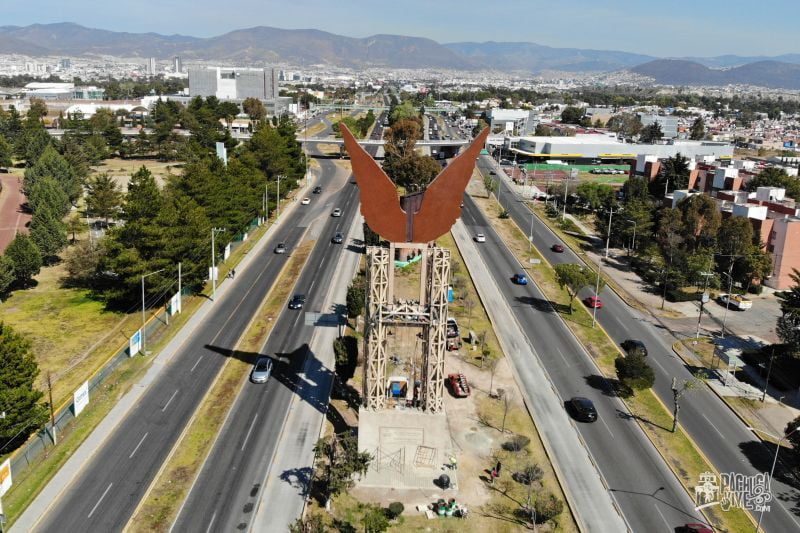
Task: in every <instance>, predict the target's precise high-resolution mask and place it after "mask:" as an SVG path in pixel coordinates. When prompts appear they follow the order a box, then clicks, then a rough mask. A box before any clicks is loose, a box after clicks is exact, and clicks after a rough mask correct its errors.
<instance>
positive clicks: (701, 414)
mask: <svg viewBox="0 0 800 533" xmlns="http://www.w3.org/2000/svg"><path fill="white" fill-rule="evenodd" d="M700 416H702V417H703V418H705V419H706V422H708V425H709V426H711V427H712V428H714V431H716V432H717V435H719V436H720V437H722V438H723V439H724V438H725V436H724V435H723V434H722V432H721V431H720V430H718V429H717V426H715V425H714V424H713V423H712V422H711V420H709V419H708V417H707V416H706V415H704V414H703V413H700Z"/></svg>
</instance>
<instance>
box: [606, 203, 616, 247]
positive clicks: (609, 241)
mask: <svg viewBox="0 0 800 533" xmlns="http://www.w3.org/2000/svg"><path fill="white" fill-rule="evenodd" d="M613 216H614V208H613V207H611V208H610V209H609V211H608V234H607V235H606V259H608V245H609V244H610V243H611V217H613Z"/></svg>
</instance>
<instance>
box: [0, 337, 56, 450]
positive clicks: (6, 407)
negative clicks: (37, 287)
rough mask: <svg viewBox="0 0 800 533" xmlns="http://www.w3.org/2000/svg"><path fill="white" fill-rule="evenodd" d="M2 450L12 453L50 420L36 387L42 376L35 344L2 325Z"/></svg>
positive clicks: (0, 392)
mask: <svg viewBox="0 0 800 533" xmlns="http://www.w3.org/2000/svg"><path fill="white" fill-rule="evenodd" d="M0 361H2V364H0V383H2V385H3V386H2V387H0V406H2V410H3V411H5V417H3V418H0V448H2V449H3V452H4V453H5V452H9V451H11V450H13V449H14V448H16V447H18V446H19V445H21V444H22V443H23V442H25V440H27V437H28V435H30V434H31V433H32V432H33V431H34V430H36V429H38V428H39V427H41V426H42V425H43V424H44V423H45V422H46V421H47V409H46V406H45V405H43V404H40V403H39V401H40V400H41V398H42V392H41V391H38V390H36V389H35V388H34V386H33V385H34V381H35V379H36V376H37V375H38V374H39V367H38V365H37V364H36V359H35V358H34V357H33V354H32V353H31V343H30V341H28V340H27V339H25V338H24V337H23V336H22V335H20V334H18V333H16V332H14V330H13V329H12V328H11V326H8V325H6V324H4V323H3V322H0Z"/></svg>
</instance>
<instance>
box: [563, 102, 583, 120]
mask: <svg viewBox="0 0 800 533" xmlns="http://www.w3.org/2000/svg"><path fill="white" fill-rule="evenodd" d="M583 117H584V110H583V109H581V108H580V107H572V106H568V107H565V108H564V110H563V111H562V112H561V122H562V123H564V124H580V123H581V120H582V119H583Z"/></svg>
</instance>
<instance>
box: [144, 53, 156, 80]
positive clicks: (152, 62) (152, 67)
mask: <svg viewBox="0 0 800 533" xmlns="http://www.w3.org/2000/svg"><path fill="white" fill-rule="evenodd" d="M145 72H146V73H147V75H148V76H155V75H156V58H155V57H151V58H149V59H148V60H147V64H146V65H145Z"/></svg>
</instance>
